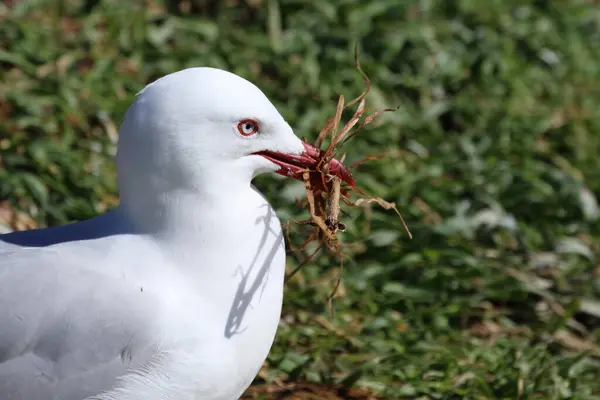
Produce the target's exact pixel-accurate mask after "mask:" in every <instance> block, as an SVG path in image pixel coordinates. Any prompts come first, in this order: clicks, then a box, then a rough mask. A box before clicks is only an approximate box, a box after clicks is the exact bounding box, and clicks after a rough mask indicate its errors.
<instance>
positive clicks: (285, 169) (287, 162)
mask: <svg viewBox="0 0 600 400" xmlns="http://www.w3.org/2000/svg"><path fill="white" fill-rule="evenodd" d="M302 144H303V145H304V152H302V153H300V154H286V153H279V152H276V151H269V150H265V151H259V152H257V153H254V154H256V155H260V156H263V157H264V158H266V159H267V160H269V161H271V162H273V163H275V164H277V165H279V167H280V168H279V170H278V171H277V173H278V174H280V175H283V176H287V177H290V178H293V179H296V180H299V181H303V177H302V174H303V172H305V171H315V170H316V168H317V166H318V164H319V162H320V159H321V157H320V156H321V150H320V149H318V148H316V147H315V146H313V145H311V144H308V143H306V142H304V141H302ZM329 174H331V175H335V176H337V177H338V178H340V179H341V180H342V181H343V182H345V183H347V184H348V185H350V186H351V187H356V182H355V181H354V178H353V177H352V174H351V173H350V171H348V169H347V168H346V167H345V166H344V165H343V164H342V163H341V162H340V161H338V160H336V159H335V158H334V159H332V160H331V161H330V163H329ZM311 181H312V179H311Z"/></svg>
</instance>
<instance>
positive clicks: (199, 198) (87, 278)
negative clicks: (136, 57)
mask: <svg viewBox="0 0 600 400" xmlns="http://www.w3.org/2000/svg"><path fill="white" fill-rule="evenodd" d="M317 154H318V150H317V149H315V148H314V147H311V146H310V145H308V144H306V143H304V142H302V141H301V140H300V139H299V138H298V137H296V136H295V135H294V133H293V131H292V129H291V128H290V126H289V125H288V123H287V122H286V121H285V120H284V119H283V117H282V116H281V115H280V114H279V112H278V111H277V110H276V108H275V107H274V106H273V105H272V104H271V102H270V101H269V100H268V99H267V97H266V96H265V95H264V94H263V93H262V92H261V91H260V89H258V88H257V87H256V86H254V85H253V84H252V83H250V82H248V81H247V80H245V79H243V78H240V77H238V76H236V75H234V74H231V73H229V72H226V71H222V70H218V69H213V68H191V69H186V70H183V71H179V72H176V73H174V74H170V75H167V76H165V77H163V78H161V79H159V80H157V81H155V82H154V83H151V84H150V85H148V86H147V87H146V88H145V89H144V90H142V91H141V92H140V93H139V94H138V96H137V98H136V100H135V102H134V104H133V105H132V106H131V107H130V108H129V110H128V111H127V113H126V115H125V118H124V122H123V124H122V125H121V128H120V136H119V144H118V151H117V157H116V163H117V170H118V186H119V192H120V204H119V206H118V207H116V208H115V209H114V210H113V211H110V212H108V213H106V214H103V215H100V216H98V217H96V218H93V219H91V220H87V221H83V222H78V223H74V224H69V225H65V226H61V227H56V228H49V229H40V230H33V231H26V232H16V233H11V234H5V235H0V398H1V399H2V400H17V399H18V400H82V399H86V400H159V399H160V400H192V399H198V400H233V399H238V398H239V397H240V396H241V395H242V394H243V392H244V391H245V390H246V388H247V387H248V386H249V385H250V384H251V382H252V380H253V379H254V377H255V376H256V374H257V373H258V371H259V369H260V368H261V365H262V363H263V362H264V360H265V358H266V357H267V354H268V352H269V350H270V348H271V345H272V343H273V339H274V337H275V332H276V329H277V325H278V322H279V317H280V312H281V305H282V297H283V278H284V269H285V251H284V239H283V237H282V232H281V226H280V222H279V220H278V219H277V216H276V215H275V212H274V210H273V209H272V208H271V206H270V205H269V203H268V202H267V201H266V200H265V198H264V197H263V196H262V195H261V194H260V193H259V192H258V191H257V190H256V189H255V188H254V187H253V186H252V185H251V183H250V182H251V180H252V179H253V178H254V177H255V176H256V175H258V174H260V173H263V172H269V171H270V172H273V171H276V172H278V173H280V174H282V175H286V176H290V177H292V178H298V176H299V171H301V170H302V169H303V168H305V167H307V166H311V165H312V166H315V164H316V162H317V161H316V156H317ZM331 166H332V171H335V173H336V174H338V175H339V176H340V177H341V178H342V179H344V180H345V181H346V182H348V183H351V182H352V177H351V176H350V174H349V173H348V171H347V170H346V169H345V168H344V167H343V166H342V165H341V164H340V163H339V162H338V161H336V160H333V161H332V164H331Z"/></svg>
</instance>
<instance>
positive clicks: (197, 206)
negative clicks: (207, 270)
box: [119, 183, 256, 240]
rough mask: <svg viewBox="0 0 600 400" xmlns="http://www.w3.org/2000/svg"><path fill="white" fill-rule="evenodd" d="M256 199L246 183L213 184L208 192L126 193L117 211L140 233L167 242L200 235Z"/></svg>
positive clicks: (192, 189) (192, 190) (180, 190)
mask: <svg viewBox="0 0 600 400" xmlns="http://www.w3.org/2000/svg"><path fill="white" fill-rule="evenodd" d="M255 196H256V193H255V191H254V190H253V189H252V187H251V185H250V184H249V183H248V184H247V185H235V186H233V185H227V186H226V185H214V186H213V187H212V188H211V190H203V188H199V189H194V188H184V189H179V190H170V191H167V192H162V193H144V192H138V193H127V194H126V195H123V194H122V195H121V202H120V205H119V209H120V211H121V212H122V214H123V215H125V216H126V217H127V219H129V220H130V223H131V224H132V225H133V226H134V227H135V229H136V230H137V231H138V232H139V233H143V234H149V235H152V236H156V237H159V238H162V239H169V240H171V239H172V240H180V239H181V238H182V237H189V238H190V239H191V238H194V237H196V236H198V235H201V234H203V233H204V231H205V230H206V229H207V226H206V224H207V223H209V221H214V220H218V219H219V218H223V219H227V216H228V214H231V213H232V212H233V211H235V210H236V209H237V208H239V207H244V203H245V202H246V201H248V199H251V198H253V197H255ZM224 222H225V221H224Z"/></svg>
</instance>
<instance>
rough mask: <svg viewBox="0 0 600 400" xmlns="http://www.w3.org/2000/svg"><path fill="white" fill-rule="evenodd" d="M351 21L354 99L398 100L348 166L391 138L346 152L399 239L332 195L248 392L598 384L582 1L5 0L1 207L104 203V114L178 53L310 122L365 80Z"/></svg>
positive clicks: (375, 218)
mask: <svg viewBox="0 0 600 400" xmlns="http://www.w3.org/2000/svg"><path fill="white" fill-rule="evenodd" d="M355 43H358V48H359V57H360V60H361V63H362V65H363V68H364V70H365V72H366V73H367V74H368V75H369V77H370V79H371V81H372V85H373V87H372V93H371V94H370V95H369V98H368V103H367V105H368V106H369V107H371V108H372V109H379V108H383V107H397V108H398V110H397V111H395V112H393V113H387V114H385V115H384V116H383V117H381V118H380V119H379V120H378V122H377V123H374V124H372V125H370V126H369V127H368V128H367V129H365V130H364V131H362V132H360V133H359V134H358V135H357V136H356V137H355V138H354V139H353V140H352V141H350V142H349V143H348V144H347V146H345V147H344V150H345V151H346V152H347V160H348V161H347V164H348V165H349V164H352V163H353V162H355V161H358V160H360V159H363V158H365V157H372V156H378V155H382V154H385V155H386V156H387V157H386V158H381V159H377V160H374V161H371V162H368V163H365V164H362V165H360V166H359V167H357V168H355V169H354V170H353V172H354V174H355V177H356V179H357V181H358V183H359V186H360V187H361V188H363V189H364V190H366V191H367V192H368V193H370V194H372V195H375V196H380V197H383V198H385V199H387V200H389V201H394V202H396V203H397V205H398V207H399V209H400V211H401V212H402V214H403V216H404V218H405V219H406V220H407V223H408V225H409V227H410V229H411V231H412V233H413V236H414V238H413V239H412V240H409V239H408V236H407V234H406V233H405V231H404V229H403V228H402V225H401V223H400V221H399V220H398V218H397V217H396V216H395V215H394V213H393V212H387V211H385V210H382V209H380V208H378V207H377V206H376V205H375V206H372V207H371V206H366V207H359V208H346V209H345V211H346V212H347V215H346V216H345V217H344V219H343V222H344V223H346V225H347V227H348V230H347V232H346V233H345V234H344V235H343V240H344V242H345V246H344V254H345V261H344V267H345V268H344V272H343V274H344V275H343V281H342V285H341V287H340V290H339V291H338V293H337V296H336V298H335V299H334V301H333V310H334V314H333V316H332V315H331V314H330V312H329V307H328V301H327V299H328V296H329V294H330V293H331V290H332V288H333V286H334V284H335V281H336V279H337V278H338V276H339V274H340V269H339V268H338V265H339V262H338V260H336V257H335V256H332V255H330V254H327V253H321V254H320V255H319V256H318V257H317V258H316V259H315V260H314V261H313V262H312V263H309V264H308V265H306V266H305V267H304V268H303V269H302V270H301V271H300V272H299V273H298V274H297V275H296V276H295V277H294V278H293V279H291V280H290V281H289V283H288V284H287V288H286V296H285V304H284V311H283V316H282V320H281V326H280V329H279V332H278V336H277V339H276V343H275V345H274V348H273V350H272V352H271V354H270V357H269V359H268V361H267V362H266V363H265V366H264V368H263V370H262V372H261V374H260V376H259V377H258V378H257V379H256V382H255V384H254V385H253V386H252V387H251V389H250V390H249V391H248V393H247V394H246V395H245V397H244V398H245V399H326V400H327V399H331V400H335V399H365V400H366V399H600V345H599V343H598V342H599V339H600V266H599V264H598V256H599V255H600V243H599V242H598V239H599V238H600V225H599V221H598V218H599V216H600V211H599V208H598V200H597V198H598V196H599V195H600V158H599V156H598V155H599V153H600V111H599V110H598V108H599V106H600V3H599V2H598V1H597V0H561V1H557V0H519V1H511V0H486V1H479V0H456V1H432V0H421V1H416V0H338V1H323V0H245V1H242V0H223V1H215V0H186V1H184V0H179V1H176V0H172V1H159V0H145V1H142V0H132V1H124V0H121V1H118V0H87V1H84V0H52V1H44V0H10V1H8V0H4V2H3V4H0V76H1V79H0V229H2V230H9V229H29V228H34V227H39V226H52V225H57V224H63V223H66V222H69V221H74V220H81V219H86V218H90V217H92V216H95V215H97V214H98V213H102V212H104V211H106V210H107V209H110V208H111V207H113V206H114V205H115V204H116V203H117V202H118V194H117V192H116V181H115V170H114V166H113V164H112V157H113V155H114V153H115V146H116V142H117V137H118V127H119V124H120V121H121V118H122V116H123V113H124V111H125V109H126V108H127V106H128V105H129V104H130V103H131V101H132V99H133V97H134V95H135V93H137V91H139V90H140V89H141V88H142V87H143V86H144V85H145V84H146V83H148V82H150V81H152V80H153V79H155V78H158V77H160V76H162V75H164V74H167V73H170V72H174V71H177V70H179V69H182V68H186V67H191V66H202V65H203V66H213V67H219V68H224V69H227V70H230V71H232V72H234V73H236V74H239V75H241V76H243V77H245V78H247V79H249V80H251V81H253V82H254V83H256V84H257V85H258V86H259V87H260V88H261V89H263V91H264V92H265V93H266V94H267V96H269V98H270V99H271V100H272V101H273V102H274V103H275V104H276V106H277V107H278V109H279V110H280V111H281V113H282V114H283V115H284V117H285V118H286V119H287V120H288V121H289V122H290V124H291V125H292V126H293V127H294V128H295V130H296V132H297V134H298V135H299V136H302V137H306V138H307V139H308V140H311V141H312V140H314V139H315V138H316V136H317V133H318V131H319V130H320V128H321V127H322V126H323V124H324V123H325V121H326V120H327V118H328V117H329V116H331V115H332V114H333V113H334V111H335V104H336V101H337V96H338V95H340V94H343V95H344V96H345V97H346V99H350V98H353V97H355V96H357V95H358V94H360V92H362V90H363V88H364V83H363V80H362V78H361V76H360V75H359V74H358V73H357V71H356V69H355V66H354V61H353V48H354V45H355ZM256 184H257V185H258V186H259V188H260V189H261V190H262V191H263V192H264V193H265V194H266V195H267V197H268V198H269V199H270V200H271V202H272V203H273V204H274V205H275V207H276V208H277V210H278V212H279V213H280V217H281V219H282V220H283V221H287V220H289V219H291V218H296V219H302V218H306V216H307V214H306V211H304V210H302V209H301V208H300V207H298V206H297V205H296V203H295V199H296V198H302V196H303V188H302V185H298V184H295V183H293V182H290V181H286V180H284V179H278V177H276V176H261V177H260V178H258V179H257V181H256ZM307 233H308V232H307V231H304V230H303V228H302V227H295V228H294V233H292V235H291V236H292V242H294V243H293V244H296V245H297V244H298V243H300V242H301V241H302V239H303V237H304V236H305V235H306V234H307ZM306 251H307V252H308V249H307V250H306ZM305 256H306V253H303V252H298V253H296V254H293V255H291V256H290V258H289V268H290V270H291V269H293V268H294V267H295V266H296V265H297V264H298V262H299V260H302V259H303V258H304V257H305Z"/></svg>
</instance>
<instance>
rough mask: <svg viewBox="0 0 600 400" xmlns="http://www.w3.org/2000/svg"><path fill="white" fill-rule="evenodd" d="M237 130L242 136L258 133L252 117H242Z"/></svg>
mask: <svg viewBox="0 0 600 400" xmlns="http://www.w3.org/2000/svg"><path fill="white" fill-rule="evenodd" d="M238 131H239V132H240V135H242V136H252V135H254V134H256V133H258V122H256V121H255V120H253V119H244V120H242V121H240V123H239V124H238Z"/></svg>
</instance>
